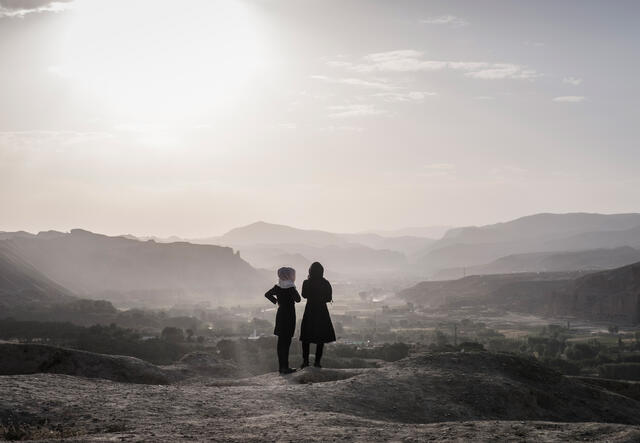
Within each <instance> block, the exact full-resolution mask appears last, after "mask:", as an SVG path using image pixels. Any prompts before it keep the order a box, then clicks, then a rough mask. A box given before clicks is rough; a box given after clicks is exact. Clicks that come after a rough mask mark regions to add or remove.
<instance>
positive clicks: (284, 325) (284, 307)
mask: <svg viewBox="0 0 640 443" xmlns="http://www.w3.org/2000/svg"><path fill="white" fill-rule="evenodd" d="M278 279H279V281H278V284H277V285H275V286H274V287H273V288H271V289H269V290H268V291H267V293H266V294H264V296H265V297H267V298H268V299H269V301H270V302H271V303H273V304H274V305H275V304H277V305H278V312H277V313H276V327H275V329H274V330H273V333H274V334H275V335H277V336H278V345H277V348H278V364H279V366H280V369H279V371H280V373H281V374H291V373H292V372H295V369H292V368H290V367H289V347H290V346H291V338H292V337H293V333H294V331H295V330H296V305H295V304H296V303H299V302H300V294H298V290H297V289H296V286H295V280H296V271H295V269H293V268H280V269H278Z"/></svg>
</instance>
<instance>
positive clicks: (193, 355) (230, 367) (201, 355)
mask: <svg viewBox="0 0 640 443" xmlns="http://www.w3.org/2000/svg"><path fill="white" fill-rule="evenodd" d="M163 369H165V370H166V371H169V372H171V373H172V374H174V378H176V379H188V378H194V377H213V378H217V377H220V378H229V377H238V376H241V375H246V374H244V371H242V370H241V369H240V368H238V366H236V365H235V364H233V363H232V362H230V361H227V360H221V359H219V358H218V357H217V356H216V355H214V354H212V353H210V352H204V351H194V352H190V353H188V354H186V355H184V356H183V357H182V358H181V359H180V360H178V362H176V363H175V364H174V365H171V366H163Z"/></svg>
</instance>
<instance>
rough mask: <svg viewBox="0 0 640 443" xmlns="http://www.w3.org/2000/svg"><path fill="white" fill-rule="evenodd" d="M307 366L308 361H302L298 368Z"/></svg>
mask: <svg viewBox="0 0 640 443" xmlns="http://www.w3.org/2000/svg"><path fill="white" fill-rule="evenodd" d="M307 366H309V362H308V361H303V362H302V364H301V365H300V369H304V368H306V367H307Z"/></svg>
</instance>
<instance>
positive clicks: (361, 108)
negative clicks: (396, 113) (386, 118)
mask: <svg viewBox="0 0 640 443" xmlns="http://www.w3.org/2000/svg"><path fill="white" fill-rule="evenodd" d="M327 109H329V111H331V113H330V114H329V117H331V118H351V117H366V116H370V115H381V114H387V113H388V112H387V111H385V110H384V109H380V108H377V107H376V106H374V105H369V104H358V105H336V106H329V107H328V108H327Z"/></svg>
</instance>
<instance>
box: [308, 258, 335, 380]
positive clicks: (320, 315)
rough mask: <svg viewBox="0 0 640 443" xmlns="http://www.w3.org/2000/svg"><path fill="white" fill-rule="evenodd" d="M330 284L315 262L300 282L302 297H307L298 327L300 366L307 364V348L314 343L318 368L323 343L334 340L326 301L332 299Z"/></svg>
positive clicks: (319, 265)
mask: <svg viewBox="0 0 640 443" xmlns="http://www.w3.org/2000/svg"><path fill="white" fill-rule="evenodd" d="M331 292H332V291H331V284H330V283H329V282H328V281H327V280H326V279H325V278H324V268H323V267H322V265H321V264H320V263H318V262H315V263H313V264H312V265H311V267H310V268H309V277H308V278H307V279H306V280H305V281H304V282H303V283H302V297H303V298H306V299H307V305H306V306H305V308H304V316H303V317H302V326H301V328H300V341H301V342H302V360H303V361H302V368H304V367H307V366H309V348H310V347H311V343H315V344H316V359H315V362H314V364H313V365H314V366H315V367H316V368H320V367H321V366H320V359H321V358H322V350H323V348H324V344H325V343H331V342H334V341H336V333H335V331H334V330H333V324H332V323H331V316H330V315H329V310H328V309H327V303H329V302H330V301H332V293H331Z"/></svg>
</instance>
